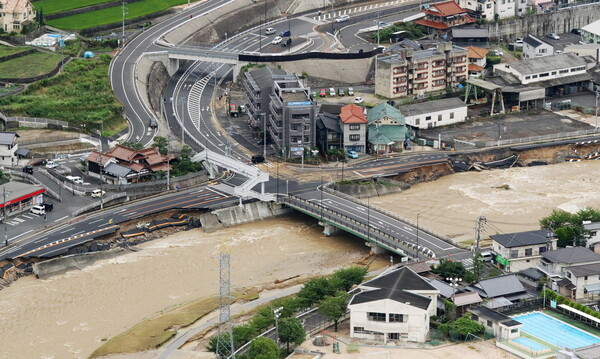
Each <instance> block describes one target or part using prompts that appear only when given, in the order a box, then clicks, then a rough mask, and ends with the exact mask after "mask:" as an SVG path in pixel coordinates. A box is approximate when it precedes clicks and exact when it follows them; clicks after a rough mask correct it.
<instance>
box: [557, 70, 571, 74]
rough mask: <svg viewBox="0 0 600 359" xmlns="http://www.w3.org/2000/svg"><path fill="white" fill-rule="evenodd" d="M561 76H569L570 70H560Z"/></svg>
mask: <svg viewBox="0 0 600 359" xmlns="http://www.w3.org/2000/svg"><path fill="white" fill-rule="evenodd" d="M558 73H559V74H568V73H569V70H560V71H558Z"/></svg>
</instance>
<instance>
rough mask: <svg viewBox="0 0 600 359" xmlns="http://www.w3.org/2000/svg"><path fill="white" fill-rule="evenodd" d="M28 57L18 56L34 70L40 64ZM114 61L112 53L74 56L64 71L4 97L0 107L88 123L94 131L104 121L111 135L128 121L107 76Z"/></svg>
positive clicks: (106, 132) (20, 113) (77, 123)
mask: <svg viewBox="0 0 600 359" xmlns="http://www.w3.org/2000/svg"><path fill="white" fill-rule="evenodd" d="M43 55H44V56H46V57H48V55H47V54H43ZM24 58H25V57H21V58H19V59H18V60H19V61H20V65H21V67H23V68H25V69H29V72H31V69H33V68H36V66H35V65H33V64H32V63H30V62H24V61H23V59H24ZM110 60H111V57H110V56H108V55H100V56H98V57H96V58H94V59H85V60H84V59H73V60H72V61H70V62H69V63H68V64H66V65H65V68H64V72H63V73H61V74H59V75H57V76H54V77H51V78H48V79H44V80H41V81H37V82H35V83H33V84H31V85H29V87H28V88H27V90H25V91H24V92H22V93H20V94H17V95H12V96H8V97H4V98H0V108H2V112H3V113H5V114H6V115H8V116H30V117H45V118H51V119H55V120H63V121H67V122H69V125H71V127H76V128H79V127H80V125H82V124H86V128H87V129H88V130H90V131H93V130H97V129H98V130H99V129H100V128H101V124H102V123H104V135H107V136H111V135H113V134H115V133H117V132H119V131H120V130H122V129H123V128H125V126H126V125H127V124H126V122H125V120H124V119H123V117H122V116H121V110H122V106H121V104H120V103H119V101H118V100H117V99H116V98H115V96H114V94H113V91H112V88H111V87H110V81H109V79H108V76H107V75H106V74H107V73H108V65H109V64H110ZM54 64H56V60H55V62H54ZM29 75H31V74H29Z"/></svg>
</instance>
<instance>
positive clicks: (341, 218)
mask: <svg viewBox="0 0 600 359" xmlns="http://www.w3.org/2000/svg"><path fill="white" fill-rule="evenodd" d="M279 200H280V202H282V203H285V204H287V205H289V206H292V207H296V208H298V209H300V210H304V211H307V212H308V213H310V214H312V215H314V216H315V218H318V219H321V220H328V221H331V222H332V223H335V225H336V226H339V227H340V228H345V229H347V230H348V231H350V232H353V233H355V234H356V235H358V236H360V237H363V238H365V239H367V240H368V241H372V242H375V243H379V244H381V245H382V246H383V247H385V248H387V249H389V250H391V251H393V252H396V253H398V254H401V255H410V256H412V257H417V252H419V253H423V254H425V255H427V256H429V257H431V258H433V257H435V254H434V253H433V251H431V250H429V249H428V248H426V247H423V246H418V247H417V245H416V244H414V243H411V242H407V241H402V240H398V239H397V238H394V237H393V236H391V235H389V234H387V233H385V232H382V231H381V230H379V229H376V228H372V227H370V224H368V223H367V224H365V223H362V222H360V221H357V220H355V219H353V218H350V217H348V216H346V215H344V214H342V213H338V212H334V211H332V210H330V209H327V208H324V207H323V206H321V205H320V204H315V203H312V202H310V201H307V200H305V199H303V198H299V197H296V196H293V195H289V196H288V197H280V198H279Z"/></svg>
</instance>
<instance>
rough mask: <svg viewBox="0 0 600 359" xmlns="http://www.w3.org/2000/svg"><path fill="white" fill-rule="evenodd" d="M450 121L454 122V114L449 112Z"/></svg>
mask: <svg viewBox="0 0 600 359" xmlns="http://www.w3.org/2000/svg"><path fill="white" fill-rule="evenodd" d="M450 119H451V120H454V112H450Z"/></svg>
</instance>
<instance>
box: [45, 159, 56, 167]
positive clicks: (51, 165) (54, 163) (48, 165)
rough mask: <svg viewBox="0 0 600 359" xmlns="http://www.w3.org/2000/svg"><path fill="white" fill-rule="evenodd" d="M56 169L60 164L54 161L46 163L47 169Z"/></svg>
mask: <svg viewBox="0 0 600 359" xmlns="http://www.w3.org/2000/svg"><path fill="white" fill-rule="evenodd" d="M56 167H58V163H56V162H54V161H52V160H49V161H48V162H46V168H56Z"/></svg>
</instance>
